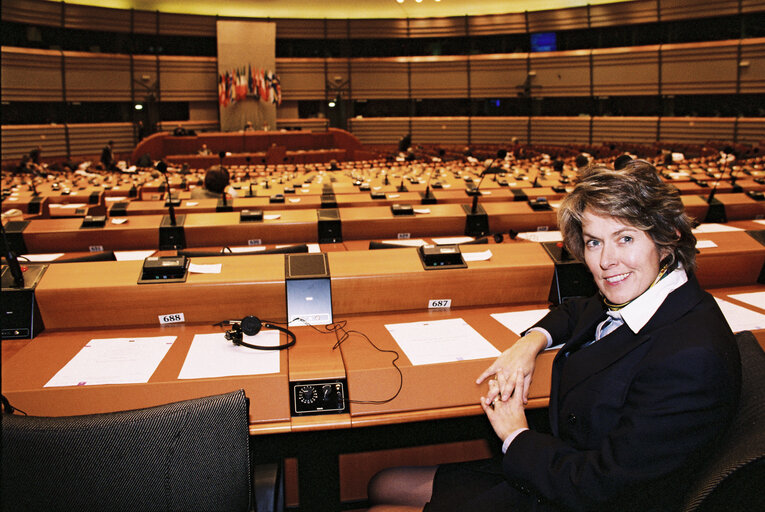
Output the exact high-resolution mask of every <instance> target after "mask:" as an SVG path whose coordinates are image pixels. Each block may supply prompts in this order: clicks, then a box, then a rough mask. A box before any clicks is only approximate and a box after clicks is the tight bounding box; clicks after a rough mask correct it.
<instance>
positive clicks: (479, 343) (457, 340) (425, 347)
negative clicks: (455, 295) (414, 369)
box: [385, 318, 500, 365]
mask: <svg viewBox="0 0 765 512" xmlns="http://www.w3.org/2000/svg"><path fill="white" fill-rule="evenodd" d="M385 328H386V329H388V332H390V334H391V336H393V339H394V340H396V343H398V346H399V347H401V349H402V350H403V351H404V354H406V357H408V358H409V360H410V361H411V362H412V364H413V365H422V364H435V363H450V362H453V361H466V360H469V359H484V358H489V357H497V356H498V355H499V354H500V352H499V350H497V349H496V347H494V345H492V344H491V343H489V341H488V340H487V339H486V338H484V337H483V336H481V335H480V334H479V333H478V331H476V330H475V329H473V328H472V327H471V326H470V325H468V323H467V322H465V320H463V319H462V318H450V319H448V320H435V321H428V322H408V323H403V324H387V325H386V326H385Z"/></svg>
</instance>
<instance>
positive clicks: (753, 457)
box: [682, 331, 765, 512]
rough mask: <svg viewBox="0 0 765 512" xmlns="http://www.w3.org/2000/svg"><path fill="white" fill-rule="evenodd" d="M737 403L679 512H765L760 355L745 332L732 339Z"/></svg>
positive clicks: (764, 361) (764, 370)
mask: <svg viewBox="0 0 765 512" xmlns="http://www.w3.org/2000/svg"><path fill="white" fill-rule="evenodd" d="M736 342H737V344H738V349H739V352H740V353H741V398H740V403H739V408H738V411H737V413H736V416H735V417H734V419H733V423H732V424H731V426H730V428H729V430H728V433H727V434H726V436H725V437H724V438H723V439H722V441H721V442H720V443H719V444H718V445H717V447H716V449H715V454H714V455H713V456H712V458H711V459H710V460H709V462H708V464H707V465H706V466H705V467H704V468H703V470H702V471H701V472H700V473H699V477H698V479H697V480H696V482H695V483H694V485H693V487H692V488H691V492H690V493H689V494H688V497H687V499H686V501H685V503H684V506H683V509H682V510H683V512H717V511H748V510H751V511H754V510H765V493H763V491H762V484H763V482H765V352H763V350H762V347H761V346H760V345H759V343H758V342H757V339H756V338H755V337H754V335H753V334H752V333H751V332H749V331H743V332H740V333H737V334H736Z"/></svg>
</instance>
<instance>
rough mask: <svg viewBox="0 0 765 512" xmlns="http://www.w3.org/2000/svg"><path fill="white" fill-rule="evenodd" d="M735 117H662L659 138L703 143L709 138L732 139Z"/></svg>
mask: <svg viewBox="0 0 765 512" xmlns="http://www.w3.org/2000/svg"><path fill="white" fill-rule="evenodd" d="M735 123H736V119H735V118H733V117H720V118H687V117H662V118H661V140H663V141H672V142H688V143H695V144H703V143H704V142H707V141H710V140H716V141H728V140H733V131H734V126H735Z"/></svg>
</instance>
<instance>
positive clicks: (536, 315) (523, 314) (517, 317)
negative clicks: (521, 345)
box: [491, 309, 550, 336]
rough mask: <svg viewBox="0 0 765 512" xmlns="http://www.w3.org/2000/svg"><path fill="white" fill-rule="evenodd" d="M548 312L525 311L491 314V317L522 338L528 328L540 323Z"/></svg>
mask: <svg viewBox="0 0 765 512" xmlns="http://www.w3.org/2000/svg"><path fill="white" fill-rule="evenodd" d="M549 312H550V310H549V309H527V310H525V311H509V312H507V313H493V314H492V315H491V317H492V318H493V319H494V320H496V321H497V322H499V323H501V324H502V325H504V326H505V327H507V328H508V329H510V330H511V331H513V332H514V333H515V334H517V335H518V336H522V335H523V333H524V332H526V330H527V329H528V328H529V327H531V326H532V325H534V324H535V323H537V322H538V321H540V320H541V319H542V318H543V317H544V316H545V315H546V314H547V313H549Z"/></svg>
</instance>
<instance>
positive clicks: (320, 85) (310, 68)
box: [276, 59, 325, 101]
mask: <svg viewBox="0 0 765 512" xmlns="http://www.w3.org/2000/svg"><path fill="white" fill-rule="evenodd" d="M276 74H277V75H279V80H280V82H281V86H282V97H283V98H284V100H285V101H294V100H323V99H324V96H325V93H324V87H325V84H324V82H325V81H324V62H323V61H322V60H319V59H276Z"/></svg>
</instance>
